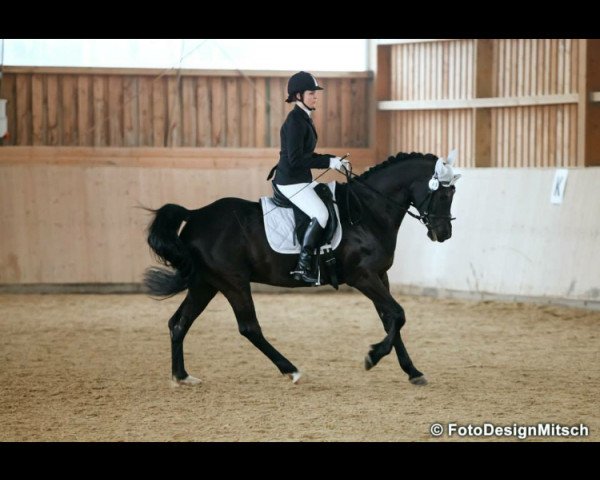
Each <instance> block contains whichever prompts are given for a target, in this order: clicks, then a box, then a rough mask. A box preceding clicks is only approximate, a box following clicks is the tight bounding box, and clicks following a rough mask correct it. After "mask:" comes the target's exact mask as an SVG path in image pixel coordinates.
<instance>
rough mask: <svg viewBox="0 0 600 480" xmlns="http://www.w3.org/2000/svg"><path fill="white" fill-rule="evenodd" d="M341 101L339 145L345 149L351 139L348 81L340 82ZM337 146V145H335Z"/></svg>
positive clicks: (345, 79) (350, 105)
mask: <svg viewBox="0 0 600 480" xmlns="http://www.w3.org/2000/svg"><path fill="white" fill-rule="evenodd" d="M341 95H342V101H341V104H340V107H341V112H340V115H341V123H342V138H341V145H340V146H343V147H346V146H348V145H350V141H351V138H352V134H351V127H352V123H351V118H350V117H351V116H352V91H351V88H350V79H347V78H344V79H343V80H342V88H341ZM336 146H337V145H336Z"/></svg>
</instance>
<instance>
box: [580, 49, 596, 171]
mask: <svg viewBox="0 0 600 480" xmlns="http://www.w3.org/2000/svg"><path fill="white" fill-rule="evenodd" d="M580 41H581V40H580ZM580 56H581V63H582V64H584V65H582V70H580V72H579V74H580V87H579V99H580V100H579V107H580V109H581V110H582V111H581V112H579V113H580V114H581V116H580V115H579V114H578V123H579V130H580V131H583V135H584V139H582V143H581V144H580V143H579V141H578V142H577V148H578V149H579V148H581V149H583V153H579V159H578V162H577V166H580V167H582V166H596V167H597V166H600V134H599V132H600V105H599V104H598V103H589V100H588V99H589V94H590V92H598V91H600V40H599V39H589V40H585V47H584V46H582V47H581V49H580ZM581 78H584V81H582V80H581ZM579 118H581V121H580V122H579Z"/></svg>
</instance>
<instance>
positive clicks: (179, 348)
mask: <svg viewBox="0 0 600 480" xmlns="http://www.w3.org/2000/svg"><path fill="white" fill-rule="evenodd" d="M216 293H217V289H216V288H214V287H213V286H211V285H209V284H208V283H206V282H199V283H196V284H194V285H193V286H191V287H190V289H189V290H188V294H187V296H186V297H185V300H184V301H183V303H182V304H181V305H180V306H179V308H178V309H177V311H176V312H175V313H174V314H173V316H172V317H171V319H170V320H169V331H170V333H171V372H172V375H173V381H174V382H175V384H176V385H196V384H198V383H200V380H199V379H197V378H195V377H192V376H191V375H188V373H187V372H186V370H185V365H184V362H183V340H184V339H185V336H186V334H187V332H188V330H189V329H190V327H191V326H192V323H194V320H196V318H198V316H199V315H200V314H201V313H202V312H203V311H204V309H205V308H206V306H207V305H208V304H209V303H210V301H211V300H212V299H213V298H214V296H215V295H216Z"/></svg>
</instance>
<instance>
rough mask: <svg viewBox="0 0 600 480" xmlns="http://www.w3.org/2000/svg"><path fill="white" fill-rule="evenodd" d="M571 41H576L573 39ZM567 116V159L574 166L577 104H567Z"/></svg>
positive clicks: (575, 158)
mask: <svg viewBox="0 0 600 480" xmlns="http://www.w3.org/2000/svg"><path fill="white" fill-rule="evenodd" d="M573 43H577V41H576V40H575V41H574V42H573ZM569 117H570V119H571V121H570V128H571V130H570V132H569V138H570V141H569V160H570V166H572V167H576V166H577V164H578V156H577V128H578V125H577V105H570V106H569Z"/></svg>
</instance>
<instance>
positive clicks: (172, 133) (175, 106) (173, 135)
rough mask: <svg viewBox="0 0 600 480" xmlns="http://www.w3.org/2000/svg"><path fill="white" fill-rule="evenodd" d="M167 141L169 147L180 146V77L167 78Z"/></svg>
mask: <svg viewBox="0 0 600 480" xmlns="http://www.w3.org/2000/svg"><path fill="white" fill-rule="evenodd" d="M167 125H168V131H167V141H166V145H167V146H169V147H179V146H181V77H179V76H176V77H168V78H167Z"/></svg>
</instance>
